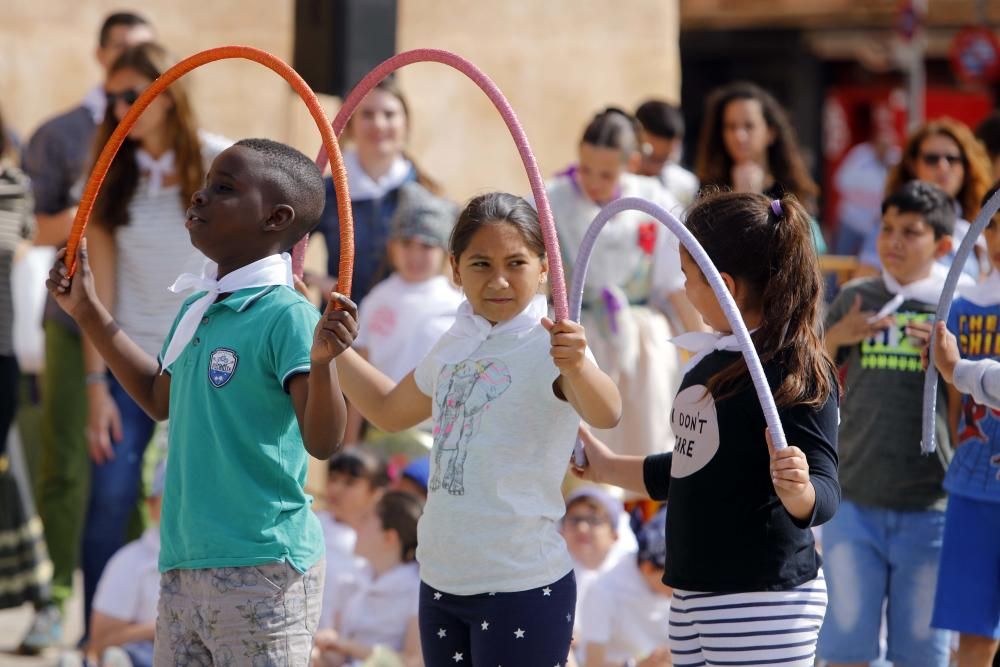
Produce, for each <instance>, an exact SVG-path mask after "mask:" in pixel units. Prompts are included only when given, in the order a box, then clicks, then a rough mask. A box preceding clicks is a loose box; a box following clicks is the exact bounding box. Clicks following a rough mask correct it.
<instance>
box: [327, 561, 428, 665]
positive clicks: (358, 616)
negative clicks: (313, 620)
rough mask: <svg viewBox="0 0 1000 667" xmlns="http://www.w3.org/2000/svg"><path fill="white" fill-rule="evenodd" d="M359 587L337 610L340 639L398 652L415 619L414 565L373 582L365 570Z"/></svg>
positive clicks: (416, 571)
mask: <svg viewBox="0 0 1000 667" xmlns="http://www.w3.org/2000/svg"><path fill="white" fill-rule="evenodd" d="M359 583H360V585H359V586H358V588H357V590H356V591H355V592H354V594H353V595H351V597H350V598H349V599H348V600H346V601H345V602H344V604H343V607H342V609H338V610H337V612H338V613H337V616H338V618H339V619H340V620H339V627H338V628H337V630H338V631H339V633H340V636H341V637H344V638H346V639H351V640H353V641H357V642H361V643H362V644H367V645H368V646H375V645H381V646H385V647H386V648H390V649H392V650H393V651H396V652H399V651H401V650H402V649H403V642H404V641H405V639H406V629H407V627H408V626H409V624H410V621H412V620H413V619H415V618H416V617H417V608H418V606H419V601H420V571H419V568H418V566H417V564H416V563H402V564H400V565H397V566H396V567H394V568H392V569H391V570H389V571H388V572H384V573H382V575H381V576H379V577H377V578H375V577H373V575H372V572H371V570H370V569H366V570H365V573H364V574H363V575H362V577H361V579H360V582H359ZM357 664H361V662H360V661H359V662H358V663H357Z"/></svg>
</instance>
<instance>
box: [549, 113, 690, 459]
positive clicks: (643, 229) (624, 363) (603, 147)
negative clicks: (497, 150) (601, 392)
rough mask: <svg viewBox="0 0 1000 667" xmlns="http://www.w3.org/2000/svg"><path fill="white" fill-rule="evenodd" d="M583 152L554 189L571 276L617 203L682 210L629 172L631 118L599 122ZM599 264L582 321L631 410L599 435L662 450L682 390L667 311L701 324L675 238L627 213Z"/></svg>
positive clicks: (617, 445) (616, 221) (634, 157)
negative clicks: (666, 409) (667, 415)
mask: <svg viewBox="0 0 1000 667" xmlns="http://www.w3.org/2000/svg"><path fill="white" fill-rule="evenodd" d="M577 149H578V154H577V157H578V160H577V164H575V165H574V166H572V167H570V168H569V169H568V170H567V171H565V172H563V173H561V174H559V175H557V176H556V177H555V178H553V179H552V180H551V181H549V183H548V185H547V186H546V190H547V192H548V196H549V203H550V204H551V206H552V215H553V216H555V220H556V228H557V231H558V233H559V244H560V250H561V251H562V255H563V258H564V260H565V262H566V270H567V272H568V273H573V272H575V271H576V270H577V259H578V258H577V252H578V251H579V248H580V247H581V242H582V241H583V239H584V238H585V236H586V234H587V231H588V230H589V229H590V224H591V222H593V220H594V217H595V216H596V215H597V214H598V212H599V211H600V210H601V208H603V207H604V206H606V205H607V204H610V203H611V202H613V201H614V200H616V199H619V198H621V197H641V198H643V199H646V200H648V201H651V202H654V203H656V204H659V205H660V206H661V207H663V208H664V209H666V210H668V211H670V212H671V213H673V214H674V215H677V216H679V215H680V214H681V212H682V211H681V206H680V204H679V203H678V202H677V201H676V200H675V199H674V198H673V196H672V195H671V194H670V193H669V192H667V190H666V189H665V188H664V187H663V186H662V185H661V184H660V182H659V181H657V180H656V179H654V178H649V177H647V176H639V175H637V174H633V173H630V171H631V170H632V169H633V168H634V167H635V166H636V165H637V164H638V162H639V140H638V137H637V134H636V124H635V120H634V119H633V118H632V117H631V116H629V115H628V114H626V113H625V112H624V111H621V110H620V109H614V108H611V109H606V110H605V111H602V112H601V113H598V114H597V115H595V116H594V118H593V119H592V120H591V121H590V123H589V124H588V125H587V128H586V129H585V130H584V132H583V135H582V137H581V139H580V143H579V144H578V146H577ZM592 257H593V259H592V261H591V263H590V269H589V271H588V273H587V281H586V285H585V288H584V292H583V311H582V312H581V314H580V323H581V324H583V326H584V327H585V328H586V329H587V331H588V332H589V336H588V341H589V343H590V346H591V348H592V349H593V351H594V356H595V357H596V358H597V362H598V363H599V364H600V366H601V368H603V369H604V370H605V371H606V372H607V373H608V375H610V376H611V377H612V378H613V379H614V381H615V384H616V385H617V386H618V389H619V391H620V392H621V395H622V399H623V403H624V405H625V411H624V413H623V414H622V419H621V424H620V425H619V426H618V427H617V428H615V429H614V430H612V431H607V432H599V433H597V435H598V437H600V438H601V439H602V440H603V441H604V442H606V443H607V444H608V446H609V447H611V449H613V450H614V451H616V452H618V453H620V454H652V453H654V452H659V451H663V450H664V449H665V448H666V447H668V446H669V443H671V442H673V435H672V433H671V429H670V424H669V423H668V422H667V421H666V420H664V419H660V410H661V409H662V407H663V406H664V405H668V404H669V403H670V399H671V398H672V397H673V395H674V394H675V393H676V391H677V386H678V384H679V383H680V378H681V372H680V367H681V364H680V357H679V356H678V353H677V348H676V347H674V346H672V345H671V344H670V343H669V342H668V341H669V339H670V337H671V335H672V333H671V331H672V327H671V325H670V323H669V322H668V320H667V318H666V317H665V316H664V315H663V312H661V310H668V311H671V312H672V313H674V314H676V316H677V318H676V319H677V325H678V326H679V327H683V328H684V329H696V330H700V328H701V326H702V325H701V323H700V320H699V318H698V317H697V312H696V311H695V310H694V309H693V308H692V307H691V304H690V303H689V302H688V300H687V297H686V296H685V295H684V274H683V273H682V272H681V264H680V254H679V252H678V241H677V237H675V236H674V235H673V234H672V233H670V231H669V230H667V229H666V228H665V227H664V226H663V225H661V224H660V223H659V222H658V221H656V220H654V219H653V218H650V217H649V215H647V214H645V213H642V212H640V211H623V212H621V213H619V214H618V215H616V216H615V217H614V218H612V219H611V220H609V221H608V223H607V224H606V225H605V226H604V228H603V229H602V230H601V235H600V237H599V238H598V239H597V243H596V244H595V245H594V254H593V256H592ZM673 330H676V327H675V328H673Z"/></svg>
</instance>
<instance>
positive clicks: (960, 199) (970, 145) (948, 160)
mask: <svg viewBox="0 0 1000 667" xmlns="http://www.w3.org/2000/svg"><path fill="white" fill-rule="evenodd" d="M912 180H918V181H924V182H925V183H931V184H933V185H936V186H938V187H939V188H941V189H942V190H944V191H945V192H946V193H947V194H948V196H949V197H951V198H952V200H953V201H954V202H955V209H956V211H957V212H958V217H959V219H958V220H957V221H956V222H955V233H954V235H953V238H952V251H951V253H949V254H948V255H945V256H944V257H942V258H941V260H940V261H941V262H942V263H944V264H947V265H949V266H950V265H951V261H952V259H953V258H954V256H955V251H956V250H957V249H958V246H959V244H960V243H961V242H962V239H963V238H965V234H966V232H967V231H968V230H969V222H968V221H969V220H972V219H973V218H975V217H976V214H977V213H979V208H980V206H979V205H980V202H981V201H982V199H983V195H985V194H986V191H987V190H989V189H990V186H991V185H992V172H991V167H990V161H989V157H987V155H986V151H985V150H984V149H983V147H982V145H981V144H980V143H979V142H978V141H977V140H976V137H975V136H974V135H973V134H972V131H971V130H970V129H969V128H968V127H966V126H965V125H964V124H963V123H961V122H959V121H957V120H954V119H952V118H939V119H937V120H932V121H930V122H928V123H924V125H922V126H921V127H919V128H917V130H916V131H915V132H914V133H913V134H911V135H910V137H909V139H907V141H906V146H905V148H904V149H903V157H902V160H900V162H899V164H897V165H896V166H895V167H894V168H893V170H892V171H891V172H889V178H888V179H887V180H886V184H885V191H886V193H887V194H888V193H891V192H895V191H896V190H898V189H899V188H900V186H902V185H903V184H904V183H906V182H907V181H912ZM879 228H880V226H876V227H875V229H874V230H872V232H871V233H870V234H869V236H868V238H867V239H865V245H864V247H863V248H862V251H861V255H860V259H861V263H862V265H863V266H862V269H861V271H860V272H861V273H863V274H868V275H871V274H877V273H878V271H879V270H880V269H879V266H880V265H879V261H878V254H877V253H876V251H875V242H876V239H877V238H878V233H879ZM976 246H977V248H976V254H974V255H970V256H969V259H968V261H967V262H966V265H965V266H964V267H963V269H964V271H965V272H966V273H967V274H969V275H970V276H971V277H972V278H973V280H978V279H979V276H980V273H981V271H980V265H979V259H978V256H979V254H980V253H981V252H985V247H986V246H985V241H983V240H982V239H981V238H980V239H979V240H978V241H977V243H976ZM980 247H981V249H980Z"/></svg>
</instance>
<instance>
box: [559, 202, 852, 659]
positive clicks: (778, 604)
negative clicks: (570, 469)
mask: <svg viewBox="0 0 1000 667" xmlns="http://www.w3.org/2000/svg"><path fill="white" fill-rule="evenodd" d="M686 224H687V226H688V228H689V229H690V230H691V232H692V234H694V236H695V238H697V239H698V241H699V242H700V243H701V244H702V246H703V247H704V248H705V250H706V251H707V253H708V255H709V257H711V259H712V261H713V262H714V263H715V266H716V267H717V268H718V269H719V271H720V273H721V275H722V279H723V281H724V282H725V284H726V286H727V288H728V289H729V292H730V293H731V294H732V296H733V299H734V300H735V302H736V305H737V306H738V307H739V310H740V313H741V315H742V317H743V321H744V322H745V323H746V325H747V327H748V328H749V329H750V330H751V332H752V338H753V341H754V345H755V346H756V348H757V353H758V355H759V356H760V359H761V362H762V364H763V366H764V371H765V374H766V376H767V378H768V382H769V384H770V386H771V390H772V392H773V393H774V397H775V402H776V403H777V406H778V409H779V415H780V417H781V423H782V426H783V428H784V430H785V434H786V436H787V439H788V442H789V443H790V445H789V446H788V447H787V448H784V449H781V450H775V449H774V448H773V446H772V444H771V439H770V435H769V434H767V431H766V424H765V420H764V415H763V412H762V410H761V408H760V405H759V402H758V400H757V397H756V394H755V392H754V389H753V386H752V384H751V381H750V376H749V373H748V371H747V367H746V363H745V362H744V360H743V357H742V356H741V355H740V353H739V348H738V346H737V344H736V340H735V337H734V336H733V335H732V333H731V329H730V327H729V324H728V322H727V320H726V318H725V316H724V315H723V311H722V308H721V306H720V305H719V302H718V300H717V299H716V297H715V294H714V292H713V291H712V289H711V287H710V286H709V285H708V282H707V280H706V279H705V276H704V275H702V273H701V271H700V270H699V268H698V266H697V264H696V263H695V262H694V260H693V259H692V258H691V256H690V255H688V253H687V252H686V251H685V250H683V249H682V250H681V265H682V268H683V269H684V273H685V277H686V279H687V282H686V284H685V288H686V290H687V295H688V298H689V299H690V300H691V303H692V304H694V306H695V307H696V308H697V309H698V311H699V312H700V313H701V315H702V317H703V318H704V320H705V322H706V323H707V324H709V325H710V326H711V327H712V328H713V329H714V330H715V331H716V332H718V333H716V334H694V335H693V336H694V340H692V335H691V334H686V335H685V336H684V337H681V339H680V340H677V341H676V342H678V344H681V345H683V346H684V347H687V348H689V349H692V351H694V352H696V354H695V356H694V358H693V359H692V360H691V361H690V362H689V363H688V367H687V369H686V370H687V372H686V374H685V376H684V380H683V381H682V383H681V389H680V391H679V392H678V394H677V397H676V398H675V400H674V404H673V406H672V407H671V410H670V421H671V426H672V428H673V432H674V436H675V442H674V445H673V451H672V452H669V453H665V454H654V455H651V456H647V457H645V458H642V457H628V456H621V455H617V454H614V453H612V452H611V451H610V450H609V449H608V448H607V447H606V446H604V445H603V443H601V442H600V441H598V440H596V439H595V438H593V437H592V436H590V435H589V434H584V442H585V447H586V452H587V457H588V459H589V465H588V466H587V467H586V468H582V469H581V468H578V469H576V472H577V474H578V475H580V476H582V477H586V478H588V479H593V480H596V481H600V482H605V483H610V484H616V485H619V486H622V487H625V488H629V489H632V490H635V491H639V492H643V493H647V494H648V495H649V496H651V497H652V498H655V499H666V500H668V501H669V504H670V512H669V514H668V523H669V526H668V530H667V560H666V568H665V574H664V578H663V580H664V583H666V584H667V585H669V586H672V587H673V588H674V602H673V605H672V607H671V618H670V625H671V628H670V630H671V632H670V637H671V651H672V652H673V660H674V664H692V665H693V664H705V663H706V662H707V663H708V664H751V663H753V664H757V663H758V662H760V663H765V662H766V663H767V664H778V665H812V664H813V656H814V653H815V644H816V637H817V635H818V633H819V627H820V625H821V624H822V621H823V616H824V613H825V611H826V585H825V582H824V580H823V574H822V570H821V568H820V564H821V561H820V557H819V555H818V553H817V552H816V548H815V543H814V541H813V536H812V532H811V530H810V528H811V527H812V526H816V525H819V524H822V523H824V522H826V521H828V520H829V519H830V517H831V516H833V513H834V512H835V511H836V508H837V505H838V503H839V502H840V486H839V484H838V481H837V451H836V443H837V422H838V393H839V388H838V384H837V379H836V375H835V373H834V370H833V364H832V363H831V361H830V359H829V357H828V356H827V353H826V352H825V350H824V348H823V344H822V342H821V340H820V339H819V337H818V335H817V331H818V321H817V315H818V310H819V304H820V298H821V276H820V272H819V267H818V261H817V257H816V252H815V250H814V249H813V244H812V238H811V233H810V229H809V224H810V223H809V215H808V213H807V212H806V210H805V209H804V208H803V207H802V205H801V204H799V203H798V202H797V201H796V200H795V198H794V197H785V198H782V199H780V200H777V199H776V200H771V199H769V198H767V197H765V196H763V195H759V194H754V193H716V194H711V195H708V196H706V197H705V198H703V199H702V200H701V201H699V202H698V203H696V204H695V205H694V207H693V208H692V210H691V211H690V212H689V214H688V217H687V223H686ZM727 661H728V662H727ZM733 661H744V662H733Z"/></svg>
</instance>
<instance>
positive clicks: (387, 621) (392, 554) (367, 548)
mask: <svg viewBox="0 0 1000 667" xmlns="http://www.w3.org/2000/svg"><path fill="white" fill-rule="evenodd" d="M422 511H423V507H422V504H421V502H420V501H419V500H418V499H417V498H415V497H413V496H412V495H410V494H408V493H405V492H403V491H389V492H387V493H386V494H385V495H384V496H382V499H381V500H379V502H378V504H377V505H376V506H375V508H374V510H373V511H371V512H370V513H369V514H368V515H367V516H366V517H365V518H364V519H363V520H362V521H361V523H360V525H359V526H358V530H357V544H356V547H355V549H356V551H357V554H358V555H359V556H362V557H363V558H365V560H366V561H367V563H368V567H367V568H366V569H365V573H364V575H363V576H362V580H361V585H360V586H359V587H358V589H357V590H356V591H355V592H354V593H353V594H352V595H351V596H350V598H348V599H347V600H346V601H344V602H343V604H342V605H341V606H339V607H338V608H337V609H334V610H333V612H334V623H335V629H331V628H327V629H323V630H320V631H319V632H317V633H316V638H315V646H316V648H315V649H314V651H313V655H314V659H313V665H315V666H316V667H340V666H341V665H361V664H362V663H363V662H364V661H366V660H368V659H370V658H372V657H373V655H374V654H376V653H377V652H383V653H384V652H391V653H393V654H395V655H396V656H397V657H398V658H399V659H400V660H402V661H403V662H404V663H405V664H406V665H420V664H422V661H421V657H420V655H421V654H420V633H419V629H418V626H417V606H418V598H419V594H420V574H419V569H418V566H417V562H416V560H415V559H416V550H417V521H418V519H419V518H420V514H421V513H422Z"/></svg>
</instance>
